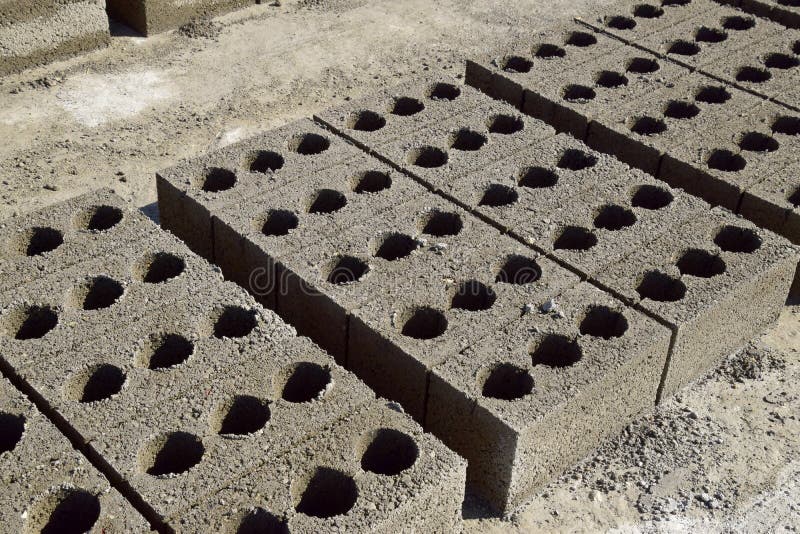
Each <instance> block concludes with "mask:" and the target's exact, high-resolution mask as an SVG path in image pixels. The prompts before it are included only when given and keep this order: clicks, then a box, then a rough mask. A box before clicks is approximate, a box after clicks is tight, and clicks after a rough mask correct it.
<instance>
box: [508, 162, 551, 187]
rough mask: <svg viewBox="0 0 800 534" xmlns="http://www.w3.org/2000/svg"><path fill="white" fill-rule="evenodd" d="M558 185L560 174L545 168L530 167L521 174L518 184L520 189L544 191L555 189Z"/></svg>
mask: <svg viewBox="0 0 800 534" xmlns="http://www.w3.org/2000/svg"><path fill="white" fill-rule="evenodd" d="M557 183H558V173H557V172H555V171H554V170H551V169H545V168H544V167H528V168H526V169H523V170H522V172H521V173H520V177H519V181H518V182H517V184H518V185H519V186H520V187H530V188H531V189H544V188H547V187H555V185H556V184H557Z"/></svg>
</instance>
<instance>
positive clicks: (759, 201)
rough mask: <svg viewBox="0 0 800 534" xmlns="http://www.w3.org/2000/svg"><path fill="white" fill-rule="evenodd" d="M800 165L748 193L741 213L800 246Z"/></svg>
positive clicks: (774, 175)
mask: <svg viewBox="0 0 800 534" xmlns="http://www.w3.org/2000/svg"><path fill="white" fill-rule="evenodd" d="M799 174H800V164H795V165H792V166H789V167H786V168H784V169H783V170H782V171H780V172H778V173H775V174H772V175H770V176H767V177H766V178H765V179H764V180H763V181H761V182H759V183H757V184H755V185H753V186H752V187H750V188H748V190H747V191H745V193H744V196H743V197H742V203H741V205H740V206H739V211H738V213H739V214H740V215H741V216H742V217H745V218H746V219H747V220H749V221H752V222H754V223H755V224H757V225H758V226H761V227H763V228H767V229H769V230H772V231H773V232H775V233H777V234H780V235H782V236H783V237H785V238H787V239H789V240H790V241H791V242H792V243H795V244H800V210H798V208H799V207H800V182H798V179H797V176H798V175H799Z"/></svg>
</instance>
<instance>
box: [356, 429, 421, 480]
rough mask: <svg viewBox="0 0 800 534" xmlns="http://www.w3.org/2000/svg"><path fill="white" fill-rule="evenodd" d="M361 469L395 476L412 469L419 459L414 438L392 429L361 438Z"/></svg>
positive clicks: (381, 430)
mask: <svg viewBox="0 0 800 534" xmlns="http://www.w3.org/2000/svg"><path fill="white" fill-rule="evenodd" d="M359 448H360V451H361V454H360V455H361V469H363V470H364V471H368V472H370V473H375V474H378V475H386V476H395V475H399V474H400V473H402V472H403V471H405V470H407V469H409V468H410V467H412V466H413V465H414V464H415V463H416V461H417V458H418V457H419V448H418V447H417V443H416V442H415V441H414V438H412V437H411V436H409V435H408V434H406V433H404V432H400V431H399V430H395V429H394V428H381V429H378V430H376V431H374V432H369V433H367V434H366V435H365V436H362V438H361V445H360V447H359Z"/></svg>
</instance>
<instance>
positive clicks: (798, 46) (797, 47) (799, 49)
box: [792, 39, 800, 55]
mask: <svg viewBox="0 0 800 534" xmlns="http://www.w3.org/2000/svg"><path fill="white" fill-rule="evenodd" d="M792 53H794V54H797V55H800V39H798V40H797V41H795V42H794V44H793V45H792Z"/></svg>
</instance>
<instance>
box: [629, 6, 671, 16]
mask: <svg viewBox="0 0 800 534" xmlns="http://www.w3.org/2000/svg"><path fill="white" fill-rule="evenodd" d="M663 14H664V10H663V9H661V8H660V7H658V6H654V5H652V4H639V5H638V6H636V7H634V8H633V16H634V17H639V18H643V19H657V18H658V17H660V16H662V15H663Z"/></svg>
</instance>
